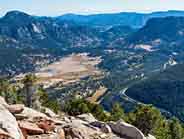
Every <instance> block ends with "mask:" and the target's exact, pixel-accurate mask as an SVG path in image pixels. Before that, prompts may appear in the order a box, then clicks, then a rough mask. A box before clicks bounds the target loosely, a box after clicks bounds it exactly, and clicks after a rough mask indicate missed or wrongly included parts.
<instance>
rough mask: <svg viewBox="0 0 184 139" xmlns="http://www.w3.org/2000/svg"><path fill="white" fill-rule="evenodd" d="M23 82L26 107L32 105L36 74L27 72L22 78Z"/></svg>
mask: <svg viewBox="0 0 184 139" xmlns="http://www.w3.org/2000/svg"><path fill="white" fill-rule="evenodd" d="M22 83H23V84H24V93H25V105H26V106H28V107H32V106H33V100H32V99H33V93H34V92H35V89H36V87H35V86H34V85H35V83H36V76H35V75H34V74H27V75H26V76H25V77H24V79H23V80H22Z"/></svg>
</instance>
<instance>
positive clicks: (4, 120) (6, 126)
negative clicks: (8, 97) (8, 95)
mask: <svg viewBox="0 0 184 139" xmlns="http://www.w3.org/2000/svg"><path fill="white" fill-rule="evenodd" d="M0 100H2V101H0V137H1V138H2V139H4V138H5V139H6V138H7V139H9V138H10V139H23V135H22V132H21V130H20V128H19V126H18V123H17V121H16V119H15V117H14V116H13V115H12V114H11V113H10V111H9V110H8V109H7V106H8V104H6V102H5V101H4V99H3V98H2V97H0Z"/></svg>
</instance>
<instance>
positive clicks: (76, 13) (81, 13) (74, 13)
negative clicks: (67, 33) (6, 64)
mask: <svg viewBox="0 0 184 139" xmlns="http://www.w3.org/2000/svg"><path fill="white" fill-rule="evenodd" d="M14 11H15V12H16V11H17V12H22V13H25V14H28V15H31V16H37V17H57V16H64V15H79V16H80V15H81V16H90V15H101V14H120V13H135V14H152V13H159V12H184V10H177V9H176V10H155V11H104V12H102V11H88V12H87V11H86V12H66V13H61V14H58V15H38V14H33V13H29V12H28V11H27V12H26V11H23V10H16V9H15V10H13V9H12V10H9V11H7V12H5V13H4V14H3V15H1V16H0V18H1V17H4V16H5V15H6V14H7V13H9V12H14Z"/></svg>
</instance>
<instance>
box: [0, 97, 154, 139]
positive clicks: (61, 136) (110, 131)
mask: <svg viewBox="0 0 184 139" xmlns="http://www.w3.org/2000/svg"><path fill="white" fill-rule="evenodd" d="M44 113H45V114H44ZM44 113H41V112H38V111H36V110H34V109H31V108H27V107H25V106H24V105H20V104H17V105H8V104H7V103H6V102H5V101H4V99H3V98H1V97H0V139H129V138H131V139H155V138H154V137H153V136H151V135H149V136H148V137H147V138H146V137H144V135H143V134H142V132H141V131H140V130H139V129H137V128H136V127H134V126H132V125H130V124H127V123H125V122H123V121H118V122H109V123H105V122H100V121H98V120H97V119H95V118H94V116H93V115H92V114H82V115H79V116H76V117H71V116H67V115H63V116H60V117H58V115H56V114H55V113H54V112H52V111H51V110H49V109H48V108H47V109H46V111H44Z"/></svg>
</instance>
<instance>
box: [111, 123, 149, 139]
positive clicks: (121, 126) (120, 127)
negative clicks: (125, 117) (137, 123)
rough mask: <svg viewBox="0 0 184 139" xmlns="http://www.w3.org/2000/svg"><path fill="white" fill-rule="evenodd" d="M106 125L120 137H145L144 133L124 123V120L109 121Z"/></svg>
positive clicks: (141, 138)
mask: <svg viewBox="0 0 184 139" xmlns="http://www.w3.org/2000/svg"><path fill="white" fill-rule="evenodd" d="M108 125H109V126H110V127H111V129H112V131H113V132H114V133H115V134H118V135H119V136H121V137H125V138H132V139H146V138H145V136H144V134H143V133H142V132H141V131H140V130H139V129H138V128H136V127H134V126H133V125H130V124H128V123H125V122H124V121H118V122H116V123H115V122H110V123H108Z"/></svg>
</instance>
